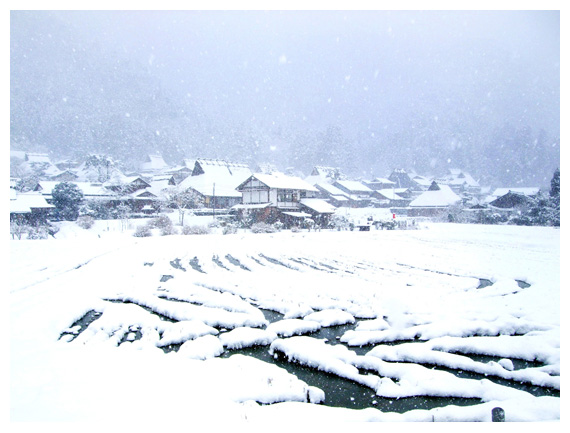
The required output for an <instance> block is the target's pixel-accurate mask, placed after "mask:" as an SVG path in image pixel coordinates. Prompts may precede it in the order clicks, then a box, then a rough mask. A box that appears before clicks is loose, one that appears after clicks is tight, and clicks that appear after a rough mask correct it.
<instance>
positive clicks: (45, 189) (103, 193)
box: [38, 180, 113, 197]
mask: <svg viewBox="0 0 570 433" xmlns="http://www.w3.org/2000/svg"><path fill="white" fill-rule="evenodd" d="M38 183H39V185H40V187H41V189H42V194H43V195H44V196H46V195H51V193H52V191H53V189H54V188H55V186H56V185H58V184H60V183H61V182H57V181H51V180H41V181H39V182H38ZM69 183H73V184H75V185H77V187H78V188H79V189H80V190H81V192H83V195H84V196H85V197H90V196H91V197H93V196H100V197H108V196H112V195H113V193H112V192H111V191H109V190H108V189H106V188H105V187H104V186H103V185H102V184H101V183H94V182H69Z"/></svg>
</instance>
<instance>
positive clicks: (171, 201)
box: [165, 186, 201, 226]
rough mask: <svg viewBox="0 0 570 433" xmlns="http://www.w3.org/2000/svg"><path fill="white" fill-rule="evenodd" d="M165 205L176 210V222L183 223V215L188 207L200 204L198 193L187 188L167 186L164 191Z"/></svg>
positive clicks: (195, 206)
mask: <svg viewBox="0 0 570 433" xmlns="http://www.w3.org/2000/svg"><path fill="white" fill-rule="evenodd" d="M165 199H166V206H167V207H169V208H171V209H176V210H177V211H178V223H179V224H180V225H181V226H183V225H184V216H185V215H186V211H188V210H189V209H196V208H197V207H199V205H200V202H201V200H200V194H199V193H197V192H196V191H195V190H193V189H191V188H188V189H182V188H180V187H179V186H176V187H172V188H169V189H167V190H166V191H165Z"/></svg>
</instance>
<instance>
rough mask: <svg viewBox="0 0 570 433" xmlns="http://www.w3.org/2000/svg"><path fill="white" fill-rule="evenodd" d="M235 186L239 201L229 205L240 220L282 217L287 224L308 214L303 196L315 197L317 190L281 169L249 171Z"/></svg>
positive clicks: (269, 219)
mask: <svg viewBox="0 0 570 433" xmlns="http://www.w3.org/2000/svg"><path fill="white" fill-rule="evenodd" d="M237 190H238V191H239V192H240V193H241V194H242V203H241V204H239V205H236V206H234V207H233V208H232V209H233V210H234V211H236V212H237V213H238V217H239V218H240V219H242V220H246V219H248V218H249V219H250V220H251V221H252V222H261V221H262V222H267V223H269V224H272V223H274V222H276V221H282V222H284V223H285V224H286V225H294V224H295V222H298V221H302V220H303V219H304V218H310V217H311V216H312V214H311V213H308V212H305V211H303V206H302V205H301V203H302V200H304V199H307V198H314V196H315V195H316V193H317V192H318V190H317V189H316V188H315V187H314V186H312V185H310V184H308V183H307V182H305V181H304V180H302V179H301V178H298V177H293V176H287V175H284V174H282V173H273V174H264V173H258V174H253V175H251V176H250V177H249V178H248V179H247V180H245V181H244V182H242V183H241V184H240V185H239V186H238V187H237Z"/></svg>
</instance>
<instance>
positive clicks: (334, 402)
mask: <svg viewBox="0 0 570 433" xmlns="http://www.w3.org/2000/svg"><path fill="white" fill-rule="evenodd" d="M108 301H111V302H126V303H129V301H119V300H108ZM143 308H145V309H148V308H147V307H143ZM148 310H149V311H150V312H151V313H153V314H156V312H154V311H151V310H150V309H148ZM262 312H263V313H264V315H265V318H266V319H267V320H268V321H269V322H270V323H272V322H275V321H278V320H282V319H283V315H282V314H280V313H278V312H275V311H270V310H263V309H262ZM100 316H101V313H99V312H96V311H93V310H92V311H89V312H88V313H87V314H86V315H85V316H84V317H82V318H81V319H79V320H78V321H76V322H75V323H73V325H72V327H74V329H73V332H69V331H67V332H64V333H62V335H61V337H64V336H65V335H67V338H68V341H70V340H72V339H74V338H75V337H77V335H79V334H80V333H81V332H83V331H84V330H85V329H86V328H87V327H88V326H89V324H90V323H92V322H93V321H95V320H97V319H98V318H99V317H100ZM159 316H160V315H159ZM160 318H161V319H162V320H168V321H174V320H172V319H170V318H168V317H164V316H160ZM356 326H357V323H354V324H347V325H340V326H330V327H323V328H321V329H320V330H319V331H317V332H314V333H311V334H309V335H310V336H311V337H314V338H317V339H326V341H327V343H328V344H343V343H341V342H340V338H341V336H342V335H343V334H344V333H345V332H347V331H348V330H351V329H354V328H355V327H356ZM131 331H132V332H131V334H130V336H127V335H125V337H123V339H122V341H121V342H120V344H121V343H123V342H125V341H132V340H137V339H140V338H141V337H142V334H141V333H140V331H139V330H138V329H136V330H135V329H132V330H131ZM222 332H223V330H222ZM70 334H72V335H70ZM406 342H407V343H409V342H410V341H406ZM399 343H401V342H393V343H389V344H391V345H394V344H399ZM180 346H181V344H172V345H169V346H164V347H161V349H162V350H163V351H164V352H170V351H177V350H178V349H179V348H180ZM345 346H346V345H345ZM346 347H348V349H349V350H352V351H354V352H355V353H356V354H357V355H365V354H366V353H367V352H369V351H370V350H371V349H372V348H373V347H374V345H367V346H363V347H353V346H346ZM238 353H239V354H242V355H247V356H252V357H254V358H257V359H259V360H262V361H265V362H268V363H271V364H274V365H277V366H278V367H281V368H283V369H285V370H287V371H288V372H289V373H291V374H293V375H295V376H296V377H297V378H299V379H300V380H302V381H304V382H305V383H307V384H308V385H310V386H314V387H317V388H319V389H321V390H323V391H324V393H325V401H324V403H323V404H324V405H326V406H333V407H346V408H352V409H364V408H368V407H375V408H377V409H379V410H381V411H383V412H396V413H404V412H407V411H410V410H414V409H425V410H429V409H433V408H438V407H444V406H448V405H456V406H470V405H475V404H478V403H480V402H481V401H480V400H479V399H467V398H455V397H429V396H419V397H407V398H400V399H393V398H384V397H380V396H378V395H376V394H375V392H374V390H372V389H371V388H368V387H366V386H364V385H361V384H359V383H356V382H354V381H351V380H349V379H345V378H342V377H339V376H336V375H334V374H330V373H326V372H323V371H320V370H318V369H316V368H311V367H307V366H304V365H302V364H300V363H298V362H294V361H293V362H292V361H289V360H287V358H286V356H284V355H282V354H279V353H276V354H275V355H272V354H270V353H269V346H254V347H248V348H244V349H237V350H226V351H225V352H224V353H223V354H222V355H221V357H222V358H227V357H230V356H232V355H234V354H238ZM461 355H463V356H468V357H469V358H471V359H473V360H475V361H478V362H484V363H487V362H489V361H495V362H497V361H499V359H500V358H498V357H492V356H484V355H472V354H465V353H461ZM512 361H513V364H514V367H515V369H517V370H518V369H524V368H528V367H539V366H541V365H542V364H540V363H538V362H529V361H523V360H516V359H512ZM424 367H426V368H433V369H437V370H441V371H448V372H450V373H452V374H454V375H455V376H457V377H461V378H467V379H474V380H481V379H488V380H491V381H493V382H495V383H497V384H501V385H504V386H508V387H511V388H516V389H520V390H523V391H526V392H529V393H530V394H532V395H535V396H543V395H548V396H555V397H560V391H559V390H556V389H550V388H544V387H539V386H534V385H532V384H525V383H519V382H513V381H509V380H505V379H502V378H498V377H491V376H485V375H481V374H477V373H473V372H470V371H460V370H453V369H448V368H445V367H441V366H437V365H425V364H424ZM361 373H362V374H366V372H361ZM372 373H374V374H376V373H375V372H372Z"/></svg>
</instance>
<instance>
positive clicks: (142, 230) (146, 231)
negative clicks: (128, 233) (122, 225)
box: [133, 224, 152, 238]
mask: <svg viewBox="0 0 570 433" xmlns="http://www.w3.org/2000/svg"><path fill="white" fill-rule="evenodd" d="M133 236H135V237H137V238H146V237H148V236H152V231H151V229H150V226H149V225H148V224H145V225H141V226H137V228H136V230H135V232H134V234H133Z"/></svg>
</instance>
